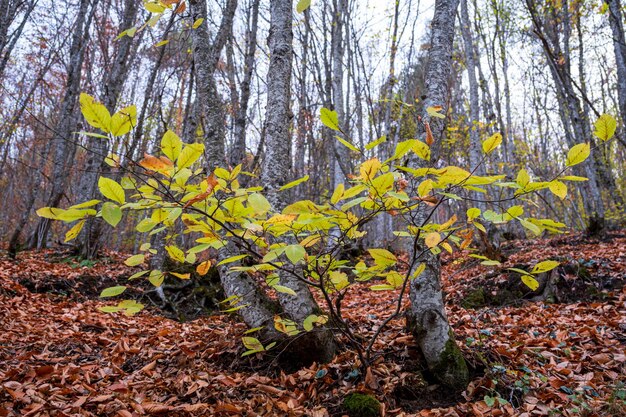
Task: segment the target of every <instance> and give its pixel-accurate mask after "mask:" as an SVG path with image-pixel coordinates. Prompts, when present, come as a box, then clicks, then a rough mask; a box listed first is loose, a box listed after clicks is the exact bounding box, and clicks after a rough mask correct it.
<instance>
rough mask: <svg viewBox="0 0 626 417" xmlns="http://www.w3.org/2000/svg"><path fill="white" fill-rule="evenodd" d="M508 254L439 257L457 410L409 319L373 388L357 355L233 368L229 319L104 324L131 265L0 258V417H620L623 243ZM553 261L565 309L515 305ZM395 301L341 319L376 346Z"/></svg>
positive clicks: (624, 385) (150, 314)
mask: <svg viewBox="0 0 626 417" xmlns="http://www.w3.org/2000/svg"><path fill="white" fill-rule="evenodd" d="M507 253H508V254H509V258H508V260H507V261H506V263H504V264H503V266H502V267H485V266H481V265H480V264H479V262H480V261H478V260H476V259H473V258H468V257H467V256H466V254H462V255H458V256H455V257H453V258H446V259H444V263H445V276H444V286H445V289H446V293H447V303H448V312H449V316H450V320H451V322H452V323H453V325H454V328H455V331H456V334H457V337H458V342H459V345H461V346H462V348H463V350H464V352H465V354H466V356H467V358H468V360H469V362H470V364H471V365H472V368H473V371H472V372H473V379H472V382H471V384H470V386H469V387H468V389H467V390H466V391H465V392H464V393H463V394H462V395H458V396H455V395H453V394H450V393H446V392H442V391H441V389H438V388H437V387H436V386H435V385H433V384H432V383H429V382H427V380H428V375H427V372H426V373H425V375H424V376H425V377H426V379H424V378H423V377H422V375H421V374H420V373H419V372H418V371H417V368H418V367H419V358H418V357H417V354H416V351H415V349H414V348H413V345H412V344H413V340H412V337H410V336H408V335H407V334H406V332H405V330H404V326H405V323H404V320H402V319H398V320H395V321H393V322H392V323H391V325H390V327H389V328H388V329H386V330H385V331H384V332H383V333H382V335H381V337H380V339H379V340H378V341H377V345H376V348H377V351H378V352H379V353H380V355H379V356H378V358H377V360H376V363H375V365H374V366H373V369H372V370H371V372H369V373H368V374H367V375H360V374H359V373H358V371H356V370H355V369H353V367H354V360H355V355H354V353H353V352H350V351H344V352H343V353H341V354H339V355H338V356H337V357H336V358H335V360H334V361H333V362H332V363H330V364H327V365H323V366H317V365H313V366H311V367H309V368H306V369H300V370H297V371H295V372H292V373H288V374H287V373H284V372H280V371H279V370H277V369H276V367H275V366H274V362H273V361H272V360H271V358H264V359H260V358H254V357H252V358H250V357H246V358H242V357H241V356H240V355H241V353H242V352H243V347H242V346H241V343H240V337H241V336H242V335H243V333H244V332H245V328H244V327H243V326H242V325H241V324H239V323H238V322H237V320H236V318H235V317H232V316H229V315H224V314H215V315H210V316H206V317H202V318H200V319H198V320H194V321H192V322H188V323H180V322H177V321H173V320H169V319H166V318H164V317H163V315H162V314H161V313H160V312H159V311H158V310H157V309H153V308H148V309H146V310H144V311H142V312H141V313H139V314H137V315H135V316H133V317H126V316H124V315H121V314H105V313H101V312H99V311H98V310H97V307H98V306H102V305H104V303H103V301H101V300H99V299H98V298H97V295H98V294H99V291H100V290H101V289H102V288H105V287H107V286H110V285H112V284H114V283H115V282H118V280H121V281H124V282H125V277H127V276H129V275H130V274H132V273H133V272H134V270H131V269H130V268H127V267H125V266H124V265H123V264H122V260H123V259H124V256H121V255H119V254H114V253H112V254H109V256H108V258H107V259H105V260H101V261H98V262H96V263H95V264H92V263H85V262H83V263H82V265H81V263H80V262H79V261H76V260H73V259H71V258H68V257H66V256H65V255H63V254H59V253H56V252H54V251H46V252H40V253H34V252H28V253H22V254H20V255H19V257H18V260H17V261H12V260H9V259H7V258H6V257H2V258H1V259H0V416H38V415H41V416H47V415H51V416H76V415H78V416H80V415H83V416H123V417H126V416H140V415H167V416H178V415H180V416H191V415H194V416H196V415H197V416H200V415H211V416H213V415H215V416H229V415H232V416H236V415H246V416H257V415H258V416H288V415H294V416H300V415H307V416H316V417H321V416H334V415H337V416H339V415H342V413H343V410H342V407H341V402H342V398H343V397H344V396H345V394H346V393H348V392H352V391H361V392H371V393H373V394H374V395H376V397H377V398H378V399H379V400H381V402H382V403H383V410H382V411H383V413H384V415H387V416H396V415H421V416H506V415H513V416H540V415H553V416H557V415H564V416H621V415H626V405H625V401H626V354H625V353H626V352H625V349H626V290H625V289H624V286H623V282H624V279H625V274H626V238H625V237H624V235H623V234H614V235H613V239H611V240H607V241H602V242H592V241H586V240H584V239H582V238H581V237H580V236H567V237H565V238H563V237H561V238H556V239H552V240H536V241H521V242H519V241H516V242H508V243H507ZM545 259H558V260H559V261H561V262H562V263H563V264H564V265H568V267H567V268H565V267H564V268H562V269H561V271H560V279H559V283H558V285H557V287H558V295H559V300H558V301H559V302H557V303H546V302H543V301H529V299H531V298H532V294H521V295H520V294H515V293H514V291H512V289H514V285H515V283H513V282H512V280H514V279H515V277H514V276H511V275H508V274H506V272H505V270H504V269H503V268H505V267H511V266H522V265H528V266H532V265H533V264H534V263H536V262H537V261H539V260H545ZM576 265H578V267H577V268H574V267H575V266H576ZM518 278H519V277H517V279H518ZM145 288H147V287H138V288H137V289H136V292H137V293H138V294H140V293H141V291H142V290H143V289H145ZM505 291H508V292H509V293H513V295H512V296H511V295H510V294H509V295H510V296H509V297H502V296H501V295H502V293H503V292H505ZM477 294H478V296H477ZM394 296H395V294H394V293H393V292H372V291H369V290H368V289H367V287H361V288H358V289H357V290H355V291H353V292H352V293H351V295H350V296H349V297H347V298H346V300H345V308H344V310H345V314H346V316H347V317H348V318H349V319H350V320H351V321H352V323H354V325H355V326H356V327H357V328H358V330H359V331H360V332H361V333H362V334H364V335H366V336H367V335H370V334H372V333H373V332H374V331H375V329H376V326H377V323H378V322H379V321H380V320H382V319H383V318H384V317H386V314H388V312H389V311H390V310H391V308H392V306H393V303H394ZM525 298H526V299H525ZM468 300H469V301H468ZM463 306H465V307H463Z"/></svg>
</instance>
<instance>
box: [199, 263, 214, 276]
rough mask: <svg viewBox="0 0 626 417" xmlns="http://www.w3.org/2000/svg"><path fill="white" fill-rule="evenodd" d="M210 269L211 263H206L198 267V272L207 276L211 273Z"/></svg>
mask: <svg viewBox="0 0 626 417" xmlns="http://www.w3.org/2000/svg"><path fill="white" fill-rule="evenodd" d="M209 269H211V261H204V262H202V263H201V264H200V265H198V266H197V267H196V272H197V273H198V274H199V275H206V274H208V273H209Z"/></svg>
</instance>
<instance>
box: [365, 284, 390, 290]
mask: <svg viewBox="0 0 626 417" xmlns="http://www.w3.org/2000/svg"><path fill="white" fill-rule="evenodd" d="M395 289H396V287H394V286H393V285H388V284H380V285H372V286H371V287H370V290H372V291H388V290H395Z"/></svg>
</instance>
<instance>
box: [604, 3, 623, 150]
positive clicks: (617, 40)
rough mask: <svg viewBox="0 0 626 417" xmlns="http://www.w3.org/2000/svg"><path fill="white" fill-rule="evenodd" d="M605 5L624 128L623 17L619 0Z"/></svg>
mask: <svg viewBox="0 0 626 417" xmlns="http://www.w3.org/2000/svg"><path fill="white" fill-rule="evenodd" d="M606 3H607V4H608V5H609V12H608V15H609V24H610V25H611V31H612V32H613V50H614V51H615V64H616V67H617V99H618V101H619V112H620V116H621V119H622V126H624V124H625V123H626V37H625V36H624V23H623V22H624V15H623V13H622V4H621V1H620V0H606ZM622 131H623V130H622ZM622 143H624V142H622Z"/></svg>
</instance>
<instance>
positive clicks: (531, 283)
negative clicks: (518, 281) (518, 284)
mask: <svg viewBox="0 0 626 417" xmlns="http://www.w3.org/2000/svg"><path fill="white" fill-rule="evenodd" d="M522 282H523V283H524V284H526V286H527V287H528V288H530V289H531V290H533V291H537V288H539V282H538V281H537V280H536V279H535V278H533V277H532V276H530V275H522Z"/></svg>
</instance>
